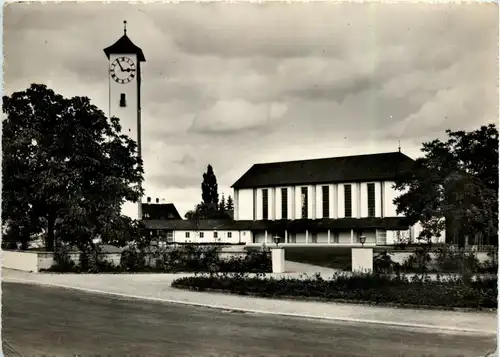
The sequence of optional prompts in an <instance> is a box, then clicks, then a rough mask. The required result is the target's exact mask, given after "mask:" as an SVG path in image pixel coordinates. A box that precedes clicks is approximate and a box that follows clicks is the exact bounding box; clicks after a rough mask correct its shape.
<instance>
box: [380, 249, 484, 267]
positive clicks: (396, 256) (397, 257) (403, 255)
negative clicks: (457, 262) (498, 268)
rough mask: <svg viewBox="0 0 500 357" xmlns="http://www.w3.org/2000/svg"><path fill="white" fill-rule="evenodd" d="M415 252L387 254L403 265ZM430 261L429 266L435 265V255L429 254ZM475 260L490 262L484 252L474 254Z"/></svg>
mask: <svg viewBox="0 0 500 357" xmlns="http://www.w3.org/2000/svg"><path fill="white" fill-rule="evenodd" d="M414 253H415V252H412V251H407V252H405V251H402V252H401V251H395V252H394V251H393V252H388V254H389V256H390V257H391V259H392V261H393V262H395V263H399V264H403V263H404V262H405V261H406V260H407V259H408V258H409V257H410V256H411V255H413V254H414ZM429 255H430V257H431V259H432V261H431V265H433V264H435V262H436V257H437V253H429ZM475 255H476V258H477V260H479V262H480V263H484V262H486V261H488V260H490V257H488V253H486V252H476V253H475Z"/></svg>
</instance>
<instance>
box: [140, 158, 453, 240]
mask: <svg viewBox="0 0 500 357" xmlns="http://www.w3.org/2000/svg"><path fill="white" fill-rule="evenodd" d="M412 164H413V159H411V158H409V157H408V156H406V155H404V154H403V153H401V152H389V153H380V154H367V155H356V156H345V157H333V158H325V159H312V160H300V161H288V162H275V163H263V164H255V165H253V166H252V167H251V168H250V169H249V170H248V171H247V172H246V173H245V174H244V175H243V176H242V177H241V178H239V179H238V180H237V181H236V182H235V183H234V184H233V186H232V188H233V190H234V193H233V197H234V221H222V222H221V221H201V222H200V221H198V222H196V221H186V220H184V221H180V222H179V221H174V220H172V221H163V222H161V221H149V222H148V223H147V224H148V226H149V228H150V229H153V230H158V231H161V232H163V233H164V234H165V235H166V236H167V238H168V240H169V241H171V242H179V243H189V242H192V243H195V242H196V243H203V242H206V243H211V242H221V243H234V244H238V243H239V244H247V245H262V244H273V243H274V238H275V237H279V240H280V242H281V244H285V245H298V244H301V245H302V244H328V245H335V244H338V245H357V244H360V242H361V241H362V239H363V240H364V241H365V243H364V244H365V245H372V246H373V245H390V244H394V243H396V242H397V241H398V240H399V239H401V238H406V239H414V238H415V237H417V236H418V235H419V233H420V231H421V229H422V228H421V226H420V224H416V225H413V226H410V225H409V223H408V220H407V219H406V218H405V217H403V216H402V215H400V214H398V213H397V212H396V206H395V205H394V203H393V200H394V198H396V197H397V196H398V195H399V194H400V192H398V191H396V190H395V189H394V188H393V185H394V180H395V178H396V176H397V175H398V173H400V172H402V171H404V170H409V169H411V166H412ZM160 235H161V234H160ZM361 237H363V238H361ZM435 241H438V239H437V238H436V239H435ZM439 241H444V232H443V234H442V236H441V237H440V238H439Z"/></svg>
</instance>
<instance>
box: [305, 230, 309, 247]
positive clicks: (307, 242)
mask: <svg viewBox="0 0 500 357" xmlns="http://www.w3.org/2000/svg"><path fill="white" fill-rule="evenodd" d="M306 244H309V231H308V230H307V229H306Z"/></svg>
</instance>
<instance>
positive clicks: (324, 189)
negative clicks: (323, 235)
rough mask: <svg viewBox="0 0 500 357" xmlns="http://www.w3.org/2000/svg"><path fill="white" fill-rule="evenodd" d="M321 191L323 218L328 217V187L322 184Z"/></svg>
mask: <svg viewBox="0 0 500 357" xmlns="http://www.w3.org/2000/svg"><path fill="white" fill-rule="evenodd" d="M321 193H322V195H323V218H330V187H328V186H323V187H322V188H321Z"/></svg>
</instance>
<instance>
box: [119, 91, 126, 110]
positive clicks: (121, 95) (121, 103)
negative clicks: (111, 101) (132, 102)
mask: <svg viewBox="0 0 500 357" xmlns="http://www.w3.org/2000/svg"><path fill="white" fill-rule="evenodd" d="M126 106H127V101H126V99H125V93H121V94H120V107H122V108H124V107H126Z"/></svg>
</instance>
